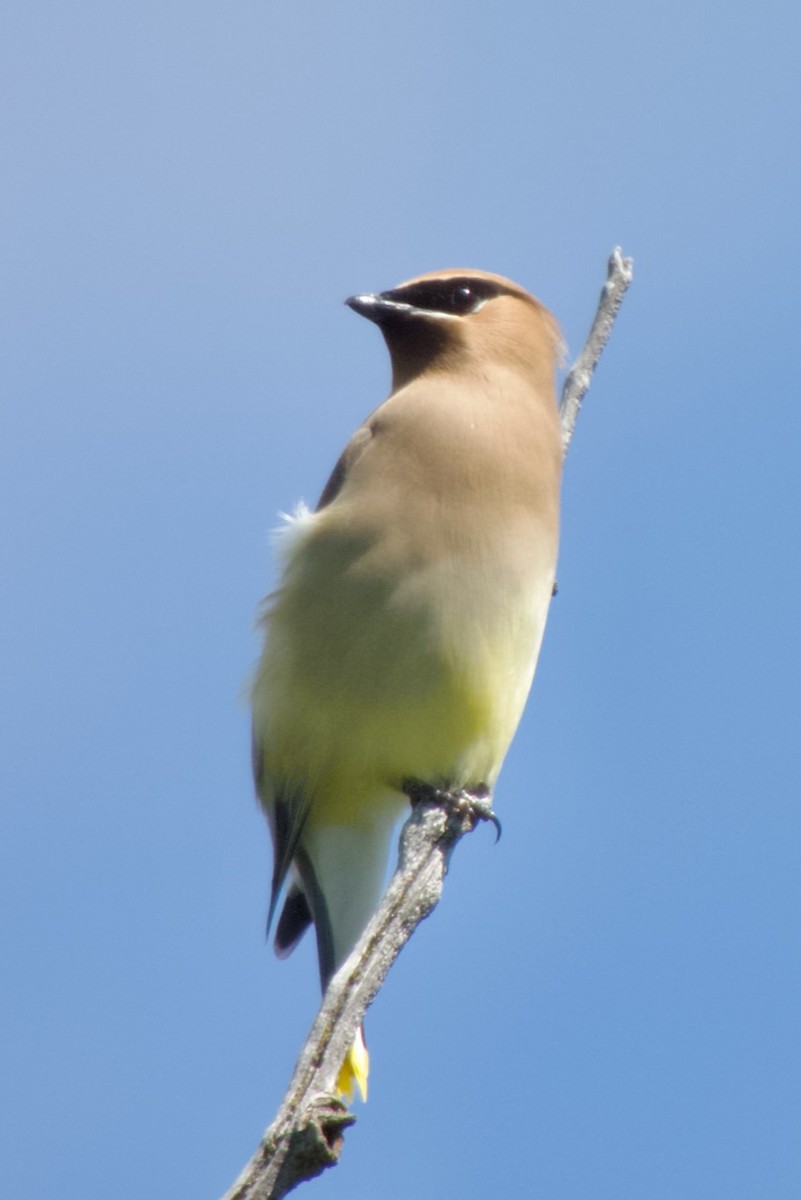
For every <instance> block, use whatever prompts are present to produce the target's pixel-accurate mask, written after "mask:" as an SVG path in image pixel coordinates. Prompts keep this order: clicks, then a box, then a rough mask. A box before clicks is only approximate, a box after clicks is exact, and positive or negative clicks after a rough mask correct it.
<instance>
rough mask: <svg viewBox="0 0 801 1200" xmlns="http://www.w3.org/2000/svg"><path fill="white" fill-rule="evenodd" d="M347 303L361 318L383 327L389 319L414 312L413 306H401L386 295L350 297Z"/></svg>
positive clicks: (371, 294)
mask: <svg viewBox="0 0 801 1200" xmlns="http://www.w3.org/2000/svg"><path fill="white" fill-rule="evenodd" d="M345 303H346V304H347V306H348V308H352V309H353V311H354V312H357V313H358V314H359V316H360V317H367V320H368V321H375V323H376V325H381V324H382V323H383V322H384V321H386V320H387V319H388V318H389V317H396V316H398V315H399V314H400V313H405V312H411V311H412V306H411V304H401V303H400V302H399V301H397V300H391V299H390V298H389V297H388V296H386V295H381V294H380V293H374V292H366V293H365V294H364V295H362V296H349V297H348V299H347V300H346V301H345Z"/></svg>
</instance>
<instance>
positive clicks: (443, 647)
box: [251, 269, 563, 1099]
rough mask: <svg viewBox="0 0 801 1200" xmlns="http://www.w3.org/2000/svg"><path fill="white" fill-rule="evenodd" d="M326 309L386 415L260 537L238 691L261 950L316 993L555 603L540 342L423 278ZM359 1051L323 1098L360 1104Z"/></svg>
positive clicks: (488, 754) (495, 749)
mask: <svg viewBox="0 0 801 1200" xmlns="http://www.w3.org/2000/svg"><path fill="white" fill-rule="evenodd" d="M345 303H346V304H347V305H348V306H349V307H350V308H351V309H352V310H353V311H354V312H356V313H358V314H360V315H361V316H363V317H366V318H367V319H368V320H369V321H372V322H374V323H375V324H376V325H377V326H378V328H379V329H380V331H381V333H382V334H383V337H384V340H385V342H386V345H387V349H388V351H389V356H390V361H391V368H392V383H391V390H390V392H389V395H388V396H387V398H386V399H385V400H384V401H383V403H381V404H379V406H378V407H377V408H376V409H375V410H374V411H373V412H372V413H371V414H370V415H369V416H368V417H367V419H366V420H365V421H364V423H363V424H362V425H360V426H359V428H358V429H357V430H356V432H355V433H354V434H353V436H352V437H351V439H350V441H349V442H348V444H347V446H346V448H345V450H344V451H343V453H342V455H341V456H340V458H339V459H338V461H337V462H336V465H335V466H334V469H333V471H332V473H331V476H330V478H329V479H328V482H327V483H326V485H325V487H324V488H323V491H322V494H321V496H320V499H319V502H318V504H317V506H316V508H315V509H314V510H313V511H312V510H310V509H308V508H306V507H305V506H304V505H300V506H299V507H298V509H297V510H296V511H295V513H294V514H293V515H292V516H291V517H288V518H286V522H285V526H284V528H283V529H282V530H281V532H280V534H279V555H280V558H281V566H282V573H281V577H280V581H279V583H278V586H277V588H276V589H275V590H274V591H273V592H272V593H271V594H270V595H269V596H268V597H267V599H266V601H265V602H264V605H263V609H262V615H261V625H262V626H263V630H264V634H265V639H264V645H263V649H262V653H261V657H260V659H259V662H258V666H257V668H256V671H255V674H254V677H253V683H252V689H251V705H252V718H253V720H252V733H253V772H254V779H255V787H256V792H257V795H258V798H259V801H260V803H261V806H262V807H263V809H264V812H265V814H266V817H267V821H268V824H269V828H270V832H271V835H272V843H273V851H274V860H273V873H272V889H271V897H270V906H269V918H268V930H269V928H270V926H271V922H272V920H273V918H274V915H275V912H276V911H277V907H278V903H279V899H280V898H281V897H282V896H283V897H284V899H283V905H282V911H281V914H280V917H279V919H278V922H277V926H276V930H275V937H274V945H275V951H276V953H277V954H278V956H279V957H284V956H286V955H288V954H289V953H290V951H291V950H292V949H294V947H295V945H296V944H297V943H298V941H299V940H300V938H301V937H302V936H303V934H304V933H305V931H306V930H307V929H308V927H309V926H310V925H312V924H313V925H314V928H315V932H316V938H317V955H318V961H319V971H320V981H321V985H322V989H323V991H325V988H326V986H327V984H328V982H329V980H330V979H331V977H332V976H333V974H334V973H335V972H336V970H337V969H338V968H339V966H341V964H342V963H343V962H344V960H345V959H346V958H347V957H348V955H349V954H350V952H351V951H352V949H353V948H354V946H355V944H356V942H357V941H358V939H359V937H360V935H361V933H362V932H363V930H364V928H365V927H366V925H367V923H368V921H369V919H370V917H371V916H372V914H373V912H374V911H375V909H376V907H377V906H378V903H379V901H380V896H381V889H382V886H383V881H384V878H385V875H386V871H387V866H388V861H389V855H390V850H391V847H392V842H393V831H394V830H395V829H396V827H397V825H398V824H399V821H400V818H401V817H402V816H403V815H404V813H405V812H407V811H408V809H409V803H410V781H414V783H415V786H417V785H418V784H419V785H422V786H424V787H430V788H437V789H442V790H447V791H451V792H458V791H460V790H461V789H465V790H466V791H468V792H472V793H474V794H487V793H489V794H491V793H492V790H493V788H494V785H495V782H496V779H497V776H498V772H499V771H500V768H501V764H502V763H503V760H504V757H505V755H506V752H507V749H508V747H509V744H510V742H511V740H512V737H513V735H514V733H515V730H516V728H517V725H518V722H519V720H520V717H521V714H522V712H523V708H524V705H525V702H526V698H527V696H528V693H529V689H530V686H531V682H532V679H533V675H534V668H535V665H536V661H537V657H538V654H539V650H540V644H541V641H542V637H543V632H544V628H545V621H546V616H547V613H548V607H549V603H550V599H551V596H552V593H553V592H554V589H555V578H556V560H557V549H558V538H559V493H560V483H561V470H562V458H563V450H562V436H561V428H560V422H559V413H558V406H557V403H556V392H555V374H556V368H557V366H558V365H559V362H560V358H561V354H562V339H561V334H560V331H559V327H558V325H557V323H556V320H555V319H554V317H553V316H552V315H551V314H550V312H549V311H548V310H547V309H546V308H545V306H544V305H542V304H541V303H540V302H539V301H538V300H537V299H535V298H534V297H533V296H532V295H531V294H529V292H527V291H526V290H525V289H524V288H522V287H521V286H519V285H518V284H515V283H513V282H512V281H511V280H509V279H506V278H504V277H503V276H501V275H496V274H492V273H490V272H487V271H479V270H466V269H448V270H441V271H434V272H429V273H427V274H424V275H419V276H417V277H416V278H414V279H410V280H407V281H406V282H404V283H401V284H399V285H398V286H397V287H394V288H391V289H390V290H388V291H384V292H379V293H365V294H360V295H355V296H351V297H350V299H348V300H346V301H345ZM368 1071H369V1057H368V1054H367V1049H366V1045H365V1041H364V1035H363V1029H360V1030H359V1031H358V1033H357V1035H356V1038H355V1040H354V1042H353V1044H352V1045H351V1047H350V1049H349V1050H348V1053H347V1056H346V1058H345V1060H344V1062H343V1064H342V1067H341V1070H340V1072H339V1076H338V1079H337V1090H338V1092H339V1094H340V1095H344V1096H346V1097H347V1098H348V1099H352V1097H353V1094H354V1088H358V1090H359V1093H360V1094H361V1096H362V1098H363V1099H366V1098H367V1076H368Z"/></svg>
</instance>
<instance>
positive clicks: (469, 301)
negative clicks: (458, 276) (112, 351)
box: [445, 284, 478, 313]
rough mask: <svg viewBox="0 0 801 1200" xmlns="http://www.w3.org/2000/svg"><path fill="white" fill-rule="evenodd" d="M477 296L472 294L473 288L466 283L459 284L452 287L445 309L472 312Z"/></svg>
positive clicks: (456, 311)
mask: <svg viewBox="0 0 801 1200" xmlns="http://www.w3.org/2000/svg"><path fill="white" fill-rule="evenodd" d="M477 299H478V297H476V296H474V295H473V289H472V288H470V287H468V286H467V284H461V286H460V287H457V288H454V289H453V291H452V292H451V294H450V296H449V297H448V305H447V309H446V310H445V311H447V312H455V313H468V312H472V310H473V308H474V307H475V305H476V302H477Z"/></svg>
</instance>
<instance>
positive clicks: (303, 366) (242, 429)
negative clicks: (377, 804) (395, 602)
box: [0, 0, 801, 1200]
mask: <svg viewBox="0 0 801 1200" xmlns="http://www.w3.org/2000/svg"><path fill="white" fill-rule="evenodd" d="M4 25H5V33H4V38H3V43H4V50H3V55H4V59H5V66H4V68H3V72H2V75H3V85H2V87H3V92H4V99H3V103H2V108H3V111H4V118H3V122H4V129H3V142H4V146H3V161H4V170H3V187H2V195H1V196H0V204H1V205H2V219H1V220H0V225H2V230H3V234H2V238H3V251H2V253H3V268H2V276H3V280H4V285H3V288H2V291H1V292H0V295H2V307H3V317H4V319H3V322H2V327H3V334H2V336H3V339H4V340H5V341H6V343H7V344H6V346H5V348H4V352H3V368H2V380H3V384H2V390H3V437H2V443H1V444H0V487H2V513H3V519H2V522H0V530H1V531H2V532H1V533H0V546H2V550H1V553H2V577H3V580H4V586H3V589H2V601H1V602H0V603H2V615H3V620H2V625H1V626H0V629H1V633H0V636H1V637H2V644H3V664H4V669H3V678H4V685H5V686H4V687H3V688H2V699H0V706H1V711H0V739H1V740H2V747H1V748H0V761H2V768H0V770H1V771H2V785H1V786H2V804H1V806H0V821H1V822H2V845H1V846H0V921H2V926H3V946H4V952H3V979H4V982H3V986H2V989H1V990H0V1009H1V1010H2V1016H1V1018H0V1027H1V1028H2V1039H3V1042H4V1047H3V1062H4V1068H3V1071H2V1073H0V1094H2V1108H3V1111H4V1118H3V1123H2V1129H1V1130H0V1146H1V1147H2V1152H1V1153H0V1161H2V1164H3V1166H2V1171H0V1176H2V1178H3V1192H4V1194H7V1195H21V1194H25V1195H26V1196H29V1197H32V1198H35V1200H38V1197H45V1196H52V1195H58V1196H60V1197H63V1198H64V1200H72V1198H73V1197H78V1196H80V1197H81V1198H82V1200H83V1198H84V1197H87V1196H89V1197H92V1196H106V1195H108V1194H109V1190H110V1188H111V1190H112V1191H113V1194H114V1197H115V1200H128V1198H129V1197H130V1198H131V1200H134V1198H136V1200H140V1198H141V1197H142V1196H148V1197H158V1196H165V1197H166V1196H176V1195H180V1196H186V1197H193V1198H197V1200H199V1198H201V1197H207V1198H209V1200H212V1198H214V1197H217V1196H218V1195H219V1194H220V1193H222V1192H223V1191H224V1190H225V1188H226V1187H227V1186H228V1185H229V1184H230V1183H231V1182H232V1180H233V1178H234V1177H235V1175H236V1174H237V1172H238V1171H239V1169H240V1168H241V1166H242V1165H243V1163H244V1162H245V1160H246V1159H247V1158H248V1157H249V1155H250V1153H251V1152H252V1150H253V1149H254V1147H255V1145H256V1143H257V1141H258V1138H259V1136H260V1134H261V1132H262V1130H263V1128H264V1127H265V1126H266V1125H267V1124H268V1122H269V1121H270V1119H271V1118H272V1115H273V1113H274V1110H275V1108H276V1105H277V1103H278V1101H279V1099H280V1097H281V1095H282V1092H283V1089H284V1086H285V1084H286V1082H287V1080H288V1077H289V1074H290V1072H291V1068H292V1066H293V1063H294V1059H295V1056H296V1053H297V1051H298V1049H299V1047H300V1045H301V1043H302V1041H303V1038H304V1037H305V1034H306V1030H307V1028H308V1026H309V1024H310V1022H311V1020H312V1018H313V1016H314V1013H315V1011H316V1007H317V1001H318V998H317V992H316V977H315V964H314V955H313V948H312V945H311V944H310V943H309V944H308V945H304V946H303V948H302V950H299V952H298V953H297V954H296V955H295V957H294V958H293V959H291V960H290V961H289V962H288V963H278V962H277V961H276V960H275V959H274V958H273V957H272V954H271V952H270V951H269V950H268V948H267V947H266V945H265V943H264V935H263V922H264V915H265V911H266V900H267V888H268V876H269V870H270V854H269V843H268V837H267V833H266V829H265V828H264V825H263V822H262V819H261V817H260V815H259V813H258V811H257V809H256V806H255V804H254V802H253V800H252V789H251V783H250V778H249V761H248V737H249V735H248V716H247V711H246V707H245V705H244V704H243V702H242V699H241V696H242V692H243V685H244V680H245V679H246V677H247V674H248V672H249V670H250V669H251V666H252V664H253V661H254V658H255V656H256V653H257V640H256V636H255V633H254V628H253V619H254V614H255V611H256V607H257V604H258V601H259V599H260V597H261V596H262V595H263V594H264V592H265V591H266V590H267V589H268V587H269V586H270V584H271V581H272V579H273V578H274V576H273V564H272V561H271V551H270V543H269V536H268V534H269V530H270V529H271V528H272V527H273V526H274V525H275V524H276V520H277V514H278V512H279V511H281V510H286V509H288V508H290V507H291V506H292V505H293V504H294V503H295V502H296V501H297V500H299V499H301V498H304V499H306V500H307V501H313V500H314V499H315V497H316V496H317V494H318V493H319V491H320V488H321V486H322V484H323V482H324V481H325V478H326V476H327V473H328V470H329V469H330V466H331V465H332V463H333V461H334V459H335V457H336V456H337V454H338V452H339V450H340V449H341V447H342V445H343V444H344V442H345V441H346V439H347V438H348V436H349V434H350V432H351V431H352V429H353V428H354V427H355V425H356V424H357V423H358V422H359V421H360V419H361V418H362V417H363V416H364V415H365V413H366V412H367V411H368V410H369V409H370V408H372V407H373V406H374V404H375V403H376V402H377V401H378V400H380V399H381V397H382V396H383V395H384V394H385V392H386V389H387V386H388V366H387V361H386V355H385V351H384V348H383V345H382V344H381V339H380V337H379V335H378V334H377V332H376V330H375V329H373V328H371V327H370V326H369V325H368V324H367V323H366V322H363V321H359V320H357V319H356V318H355V316H354V315H353V313H351V312H349V311H348V310H347V309H346V308H345V307H344V306H343V305H342V300H343V299H344V298H345V297H346V296H348V295H350V294H352V293H353V292H356V291H365V290H376V289H381V288H384V287H388V286H391V285H393V284H395V283H397V282H399V281H400V280H401V279H405V278H408V277H409V276H411V275H414V274H416V273H418V272H420V271H424V270H430V269H433V268H436V267H441V266H478V267H483V268H486V269H489V270H494V271H500V272H502V273H504V274H508V275H510V276H512V277H513V278H515V279H516V280H519V281H520V282H521V283H523V284H525V285H526V286H527V287H529V288H530V289H531V290H532V291H533V292H534V293H535V294H536V295H538V296H539V297H540V298H541V299H542V300H543V301H544V302H545V303H547V304H548V306H549V307H550V308H551V309H552V310H553V311H554V313H555V314H556V315H557V317H558V318H559V320H560V321H561V323H562V325H563V328H564V331H565V335H566V337H567V340H568V342H569V345H570V347H571V350H572V351H573V352H574V353H575V352H576V351H577V350H578V349H579V348H580V346H581V344H582V341H583V338H584V334H585V332H586V329H587V326H588V324H589V321H590V319H591V316H592V313H593V311H594V308H595V302H596V297H597V293H598V289H599V287H600V285H601V282H602V280H603V275H604V269H605V261H606V257H607V255H608V253H609V251H610V250H611V248H612V247H613V246H614V245H615V244H616V243H620V244H622V246H623V248H624V251H625V252H626V253H627V254H631V255H633V256H634V258H635V263H636V266H635V270H636V278H635V284H634V286H633V288H632V290H631V292H630V294H629V297H628V299H627V300H626V303H625V305H624V309H623V312H622V314H621V317H620V319H619V322H618V325H617V327H616V329H615V331H614V334H613V338H612V341H611V343H610V345H609V347H608V350H607V352H606V354H605V356H604V358H603V361H602V363H601V366H600V368H599V370H598V372H597V374H596V377H595V381H594V383H593V387H592V390H591V392H590V395H589V398H588V400H587V402H586V404H585V408H584V410H583V412H582V415H581V417H580V420H579V425H578V429H577V433H576V436H575V439H574V442H573V445H572V447H571V450H570V455H569V458H568V463H567V468H566V475H565V486H564V505H563V539H562V550H561V559H560V567H559V582H560V592H559V596H558V598H557V600H556V601H555V603H554V605H553V607H552V610H551V618H550V623H549V628H548V631H547V634H546V639H545V645H544V650H543V654H542V658H541V661H540V667H539V671H538V676H537V680H536V683H535V687H534V692H533V694H532V698H531V701H530V704H529V707H528V709H527V712H526V715H525V718H524V720H523V723H522V725H521V728H520V730H519V733H518V736H517V739H516V742H515V744H514V747H513V749H512V752H511V753H510V755H509V758H508V760H507V765H506V768H505V770H504V773H503V775H502V777H501V781H500V784H499V787H498V792H497V796H496V804H497V809H498V811H499V813H500V815H501V817H502V819H503V824H504V837H503V839H502V840H501V842H500V844H499V845H498V846H494V845H493V839H492V835H491V831H487V830H485V831H480V832H478V833H477V834H476V835H475V836H473V837H472V838H470V839H468V841H467V843H466V844H463V845H462V846H461V847H460V848H459V851H458V853H457V856H456V858H455V861H454V863H453V869H452V872H451V875H450V876H449V879H448V884H447V889H446V894H445V898H444V900H443V902H442V904H441V905H440V907H439V909H438V910H437V912H436V913H435V914H434V916H433V917H432V919H431V920H430V921H428V922H427V923H426V925H424V926H423V927H421V929H420V930H419V931H418V933H417V935H416V936H415V937H414V939H413V941H412V943H411V945H410V946H409V947H408V949H407V950H406V951H405V952H404V954H403V955H402V957H401V959H400V960H399V962H398V964H397V966H396V968H395V970H394V971H393V973H392V975H391V977H390V979H389V981H388V984H387V986H386V987H385V989H384V991H383V992H382V993H381V995H380V997H379V999H378V1001H377V1002H376V1004H375V1005H374V1007H373V1009H372V1010H371V1011H370V1014H369V1016H368V1038H369V1042H370V1047H371V1051H372V1056H373V1074H372V1080H371V1083H372V1091H371V1098H370V1102H369V1104H368V1105H367V1106H366V1107H364V1108H362V1109H360V1111H359V1122H358V1125H357V1126H356V1128H355V1129H354V1130H353V1131H351V1132H350V1133H349V1135H348V1139H347V1145H346V1149H345V1154H344V1158H343V1162H342V1164H341V1165H340V1166H339V1167H338V1168H337V1169H336V1170H335V1171H333V1172H329V1173H328V1175H327V1176H326V1177H325V1178H323V1179H321V1180H319V1181H317V1182H315V1183H313V1184H309V1185H306V1186H307V1189H308V1194H309V1195H311V1194H312V1189H313V1190H314V1192H315V1193H316V1194H317V1195H318V1196H320V1197H321V1198H324V1197H328V1198H329V1200H336V1198H338V1197H345V1196H348V1197H350V1196H380V1197H381V1198H382V1200H395V1198H396V1197H397V1198H400V1197H404V1198H406V1197H408V1195H409V1194H413V1195H415V1196H416V1197H417V1200H426V1198H428V1197H432V1198H433V1197H440V1196H442V1195H443V1194H446V1193H447V1194H454V1195H457V1194H458V1195H460V1196H463V1197H469V1198H473V1197H482V1198H483V1197H486V1196H512V1195H518V1194H521V1193H523V1194H526V1195H533V1196H542V1197H547V1200H587V1198H588V1197H592V1200H642V1198H643V1197H647V1198H648V1200H674V1198H678V1197H681V1198H682V1200H694V1198H696V1197H697V1198H699V1200H701V1198H703V1200H746V1198H748V1200H752V1198H753V1197H755V1196H765V1197H770V1198H771V1200H791V1198H792V1200H795V1198H797V1196H798V1195H799V1193H800V1192H801V1049H799V1012H801V965H800V957H799V949H800V948H801V946H800V945H799V913H801V870H800V869H799V846H800V845H801V814H800V813H799V793H800V792H801V786H800V785H801V747H800V743H801V735H800V730H799V700H801V694H800V693H801V687H800V686H799V668H800V667H801V661H800V660H801V654H800V653H799V638H798V625H799V613H800V612H801V569H800V568H799V508H800V507H801V506H800V505H799V499H800V494H801V484H800V483H799V466H798V463H799V435H801V415H800V410H799V395H798V391H799V389H798V383H797V375H798V371H797V341H798V326H799V318H800V317H801V291H800V290H799V275H800V274H801V239H799V233H798V229H799V212H801V195H800V194H799V193H801V187H800V186H799V184H800V183H801V167H800V166H799V164H800V163H801V155H800V154H799V151H800V150H801V145H799V143H801V124H800V123H799V120H798V113H799V100H801V82H800V80H799V72H798V45H799V38H800V37H801V16H800V15H799V10H798V6H797V5H796V4H794V3H791V2H790V0H784V2H782V0H768V2H767V3H762V4H760V5H745V4H741V3H738V2H737V0H735V2H734V3H733V4H732V3H728V4H723V3H713V2H706V3H703V2H702V3H700V4H699V3H697V2H696V3H689V2H688V0H678V2H677V3H674V4H672V5H669V6H667V5H662V6H656V5H643V4H639V3H633V2H628V3H622V2H615V0H612V3H610V4H609V5H603V6H601V5H595V4H589V3H587V2H586V0H575V2H573V3H570V2H567V3H563V4H560V5H559V6H556V7H553V6H551V7H547V8H546V7H543V6H540V5H535V4H531V3H523V2H522V0H520V2H510V3H500V4H498V5H494V6H490V5H487V4H476V3H472V2H470V0H460V2H459V3H453V2H450V0H447V2H445V3H436V2H433V0H407V2H406V3H405V4H403V5H402V6H399V5H385V4H381V3H375V2H373V3H367V2H366V0H364V2H349V0H345V2H344V3H343V4H340V5H330V4H323V3H321V2H319V0H310V2H309V3H306V4H298V5H287V4H283V5H273V4H269V3H261V4H255V3H239V2H237V0H234V2H233V3H227V4H214V3H208V2H206V0H196V2H195V3H192V4H189V3H176V2H174V0H161V2H160V3H158V4H156V3H153V2H152V0H139V2H138V3H136V4H133V3H129V4H120V3H115V2H112V3H102V4H101V3H99V2H95V3H87V2H82V0H77V3H74V4H70V5H63V4H61V5H57V4H54V3H52V2H50V3H42V2H40V0H26V3H24V4H23V3H21V2H19V0H12V3H11V6H10V9H9V10H8V12H7V14H6V18H5V21H4ZM110 1180H113V1187H111V1185H110V1182H109V1181H110Z"/></svg>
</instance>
